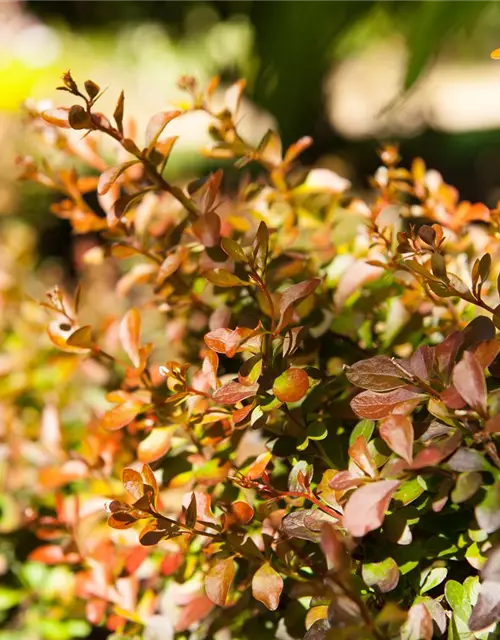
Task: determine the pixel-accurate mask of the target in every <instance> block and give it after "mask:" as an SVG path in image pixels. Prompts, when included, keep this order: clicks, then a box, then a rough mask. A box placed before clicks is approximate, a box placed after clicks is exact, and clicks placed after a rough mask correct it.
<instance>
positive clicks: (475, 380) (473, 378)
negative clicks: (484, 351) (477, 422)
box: [453, 351, 487, 416]
mask: <svg viewBox="0 0 500 640" xmlns="http://www.w3.org/2000/svg"><path fill="white" fill-rule="evenodd" d="M453 385H454V386H455V388H456V389H457V391H458V393H459V394H460V395H461V396H462V398H463V399H464V400H465V402H467V404H468V405H469V406H470V407H472V408H473V409H474V410H475V411H477V412H478V413H479V414H480V415H481V416H485V415H487V408H486V400H487V397H486V395H487V394H486V380H485V377H484V371H483V370H482V369H481V365H480V364H479V362H478V361H477V359H476V357H475V356H474V355H473V354H472V353H471V352H470V351H464V354H463V356H462V360H460V362H459V363H458V364H457V365H455V368H454V369H453Z"/></svg>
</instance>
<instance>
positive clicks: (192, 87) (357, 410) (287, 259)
mask: <svg viewBox="0 0 500 640" xmlns="http://www.w3.org/2000/svg"><path fill="white" fill-rule="evenodd" d="M63 83H64V84H63V86H62V87H60V89H62V90H63V91H65V92H68V93H69V94H71V96H72V98H74V104H73V106H71V107H70V108H62V107H61V108H57V109H52V110H48V111H44V112H41V113H38V112H36V110H34V109H32V110H31V111H30V116H31V119H32V121H33V125H34V129H35V131H36V132H37V133H38V134H41V139H42V141H44V142H45V144H46V145H47V147H46V151H45V153H46V156H47V157H48V158H49V159H50V162H49V161H47V159H45V160H43V161H40V162H37V161H35V160H33V159H30V158H24V159H23V160H21V161H20V164H21V166H22V171H23V177H24V178H26V179H30V180H35V181H37V182H39V183H41V184H43V185H45V186H47V187H50V188H52V189H54V190H56V191H58V192H60V193H61V194H62V195H63V198H62V199H60V200H58V201H57V202H56V203H55V204H53V205H52V212H53V213H54V214H55V215H56V216H59V217H61V218H64V219H66V220H69V221H70V223H71V225H72V228H73V231H74V233H75V234H80V235H84V236H86V237H88V238H91V239H92V242H91V244H89V245H87V248H86V249H85V251H84V252H83V254H84V255H83V257H81V258H80V259H79V261H77V267H79V268H80V269H81V273H82V277H81V281H80V283H79V284H78V283H77V284H76V285H71V286H73V291H72V292H70V291H69V288H70V286H69V285H68V283H66V286H64V287H61V288H58V287H57V286H55V287H54V288H53V289H52V290H51V291H50V292H49V294H48V299H47V300H46V301H45V302H43V303H42V304H43V307H45V309H46V310H47V312H48V314H50V316H51V319H50V321H49V324H48V334H49V337H50V339H51V341H52V343H53V345H55V347H57V348H58V349H59V350H61V351H62V352H63V354H62V355H59V356H57V358H58V359H59V360H58V362H59V363H61V362H62V363H63V364H59V366H60V367H64V363H66V368H65V369H64V371H65V374H64V375H63V376H62V377H63V378H65V380H61V381H60V383H58V382H56V381H55V382H54V385H53V386H54V388H53V389H52V390H51V392H52V397H53V398H55V400H53V402H52V404H51V405H50V407H49V408H48V409H47V407H46V408H45V409H44V420H43V425H44V431H43V434H44V438H45V440H44V442H45V443H46V444H47V443H49V444H50V445H51V447H52V452H54V451H56V454H53V455H52V458H51V460H52V462H50V464H49V463H48V462H47V460H42V462H40V460H39V459H36V460H35V461H34V462H33V464H34V465H38V466H39V467H40V468H39V469H38V472H37V473H38V476H37V478H38V480H37V482H38V486H33V487H31V488H30V490H31V492H32V497H31V498H30V502H29V504H30V508H31V512H30V518H29V519H28V520H29V521H26V520H25V521H24V524H23V526H25V527H28V526H29V527H30V528H31V529H32V530H33V531H35V533H36V535H37V536H38V539H39V540H40V542H39V543H38V544H37V546H36V548H34V550H33V551H32V552H31V555H30V558H29V560H30V561H34V562H40V563H45V564H47V565H64V566H67V567H69V568H70V569H71V571H69V575H70V576H71V579H72V580H73V582H72V583H71V584H73V587H72V588H73V589H74V594H75V597H76V601H77V602H81V603H82V604H81V606H82V607H84V608H85V615H86V617H87V619H88V621H89V622H90V623H92V624H93V625H105V626H107V628H108V629H110V630H111V631H112V632H113V634H114V635H113V637H114V638H125V637H134V638H138V637H144V638H148V639H151V638H162V639H166V640H168V639H169V638H174V637H175V638H184V639H187V638H190V639H195V638H199V639H201V638H215V639H218V640H225V639H226V638H235V639H241V640H246V639H254V638H257V637H259V638H263V639H264V638H281V639H290V638H292V639H294V638H306V639H307V640H323V639H329V638H335V640H341V639H342V640H351V639H352V640H382V639H393V638H394V639H396V638H401V639H403V640H430V639H431V638H433V637H435V638H438V637H447V638H449V639H453V640H455V639H457V640H458V639H459V638H461V639H466V638H479V639H486V638H493V637H498V635H497V633H498V632H497V631H495V629H496V625H497V622H498V621H499V620H500V570H499V568H498V567H499V566H500V546H499V545H498V541H499V535H500V455H499V453H498V433H500V356H499V355H498V354H499V350H500V342H499V339H498V337H497V333H496V330H497V328H500V304H499V303H500V300H499V296H500V294H499V288H500V285H499V282H500V281H499V279H498V278H499V266H497V265H498V256H499V254H500V244H499V237H500V236H499V233H500V212H499V210H490V209H489V208H488V207H486V206H485V205H483V204H471V203H469V202H462V201H460V200H459V196H458V192H457V191H456V190H455V189H454V188H453V187H451V186H449V185H447V184H446V183H445V182H444V181H443V179H442V177H441V176H440V175H439V174H438V173H437V172H436V171H432V170H428V169H427V168H426V167H425V164H424V162H423V161H422V160H421V159H416V160H414V161H413V162H412V164H411V166H410V168H409V169H407V168H403V167H402V166H400V158H399V155H398V151H397V149H396V148H395V147H392V146H387V147H385V148H384V149H383V150H382V151H381V153H380V157H381V163H382V166H381V167H380V169H378V171H377V172H376V174H375V176H374V177H373V179H372V180H371V191H370V192H369V195H368V196H367V199H366V201H365V200H362V199H360V198H358V197H355V196H354V195H352V190H351V185H350V183H349V181H348V180H346V179H345V178H341V177H340V176H338V175H337V174H335V173H333V172H332V171H330V170H328V169H325V168H318V167H316V168H306V167H305V166H304V165H303V164H302V163H301V162H300V159H299V156H300V155H301V153H302V152H303V151H304V150H306V149H307V148H308V147H309V146H310V145H311V144H312V140H311V139H310V138H307V137H305V138H302V139H300V140H299V141H297V142H296V143H295V144H292V146H291V147H289V148H288V149H286V150H283V149H282V145H281V141H280V138H279V136H278V134H277V133H276V132H274V131H269V132H268V133H267V134H266V135H265V136H264V137H263V139H262V141H261V142H260V144H259V145H258V146H252V145H250V144H249V143H248V142H246V141H245V140H244V139H243V138H242V137H241V135H240V133H239V130H238V120H239V118H238V109H239V106H240V102H241V97H242V92H243V90H244V82H242V81H240V82H237V83H236V84H234V85H233V86H231V87H230V88H229V89H228V90H227V91H226V92H225V94H224V96H223V105H222V106H220V91H219V89H218V81H217V79H214V80H213V81H212V82H211V83H210V84H209V86H208V88H207V89H205V90H201V89H200V88H199V87H198V85H197V83H196V82H195V81H194V80H193V79H191V78H183V79H182V80H181V81H180V86H181V87H182V88H183V89H184V90H185V91H186V93H187V96H188V97H187V100H186V103H185V104H183V105H181V107H179V109H178V110H174V111H166V112H162V113H158V114H156V115H154V116H153V117H152V118H151V120H150V122H149V124H148V125H147V128H146V132H145V136H144V137H143V136H142V135H139V136H135V134H134V131H135V127H134V125H133V122H132V121H131V120H130V119H129V118H126V117H125V115H126V109H125V99H124V96H123V93H122V94H121V95H120V97H119V98H118V101H117V104H116V108H115V110H114V113H113V115H112V117H111V118H109V117H108V116H106V115H104V114H103V113H100V112H98V111H97V110H96V103H97V101H98V100H99V97H100V95H101V89H100V88H99V86H98V85H97V84H96V83H95V82H93V81H90V80H89V81H86V82H85V83H84V85H83V86H80V85H79V84H77V82H75V80H74V79H73V78H72V76H71V75H70V74H69V73H67V74H65V75H64V77H63ZM217 105H219V106H217ZM193 110H201V111H203V112H205V113H206V115H207V116H208V118H207V119H208V120H209V122H210V124H209V132H210V135H211V137H212V139H213V146H212V147H211V148H210V149H206V150H204V154H205V155H206V156H208V157H210V158H212V159H215V160H216V161H218V162H219V163H221V162H222V161H224V163H225V166H226V167H227V169H226V170H225V172H226V177H224V176H223V172H222V170H220V169H219V170H217V171H214V172H213V173H211V174H210V175H208V176H205V177H202V178H201V179H196V180H194V181H191V182H190V183H189V184H186V185H182V184H178V183H174V182H172V181H171V180H169V178H168V177H166V176H168V174H169V158H170V156H171V152H172V149H173V148H174V147H175V144H176V140H177V138H176V137H172V136H170V137H169V136H168V124H169V122H171V121H172V120H173V119H175V118H182V117H183V114H185V113H186V112H190V111H193ZM134 138H135V139H134ZM55 149H56V150H57V151H56V152H55V151H54V150H55ZM233 161H234V162H233ZM247 165H249V166H248V167H247ZM75 167H76V169H75ZM244 167H247V169H245V170H244V171H242V172H241V176H240V178H238V179H235V178H234V175H235V168H236V169H243V168H244ZM227 176H229V179H228V178H227ZM96 192H97V196H96ZM88 265H91V269H92V270H93V274H94V275H93V276H92V278H89V276H88V268H89V266H88ZM85 274H87V275H85ZM103 281H105V282H106V283H107V285H106V286H107V288H105V287H103V285H102V282H103ZM110 283H111V284H110ZM108 297H109V298H110V300H112V302H111V303H110V302H109V301H108V300H107V298H108ZM81 301H82V302H81ZM52 357H53V358H55V357H56V356H54V355H53V356H52ZM72 377H73V378H74V380H76V382H75V383H74V384H75V386H74V389H73V392H72V394H69V397H68V394H67V393H66V394H59V395H58V390H57V385H58V384H61V385H63V386H64V385H67V384H69V383H68V380H67V379H71V378H72ZM66 378H67V379H66ZM45 391H46V389H45ZM90 391H92V393H90ZM104 395H105V400H104ZM82 397H83V398H87V408H85V407H84V406H82V404H83V405H85V402H83V403H82V400H81V398H82ZM75 407H76V408H77V409H78V411H76V410H75ZM47 412H48V413H47ZM59 416H60V417H59ZM58 421H60V425H61V426H60V429H59V430H56V429H55V424H56V423H58V424H59V422H58ZM48 434H49V435H48ZM50 434H52V437H51V436H50ZM54 434H56V435H54ZM31 437H32V438H33V439H34V440H36V437H37V435H36V433H32V436H31ZM35 484H36V483H35ZM26 491H27V488H26V487H25V488H24V492H26ZM23 495H24V494H23ZM101 498H106V499H107V513H106V512H105V510H104V508H103V500H102V499H101ZM37 505H38V506H37ZM40 505H41V506H43V508H40ZM106 521H107V524H105V523H106ZM68 579H69V578H68ZM73 607H75V605H73Z"/></svg>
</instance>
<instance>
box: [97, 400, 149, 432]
mask: <svg viewBox="0 0 500 640" xmlns="http://www.w3.org/2000/svg"><path fill="white" fill-rule="evenodd" d="M143 406H144V405H143V404H142V402H140V401H139V400H126V401H125V402H122V404H119V405H117V406H116V407H113V408H112V409H109V411H106V412H105V413H104V415H103V416H102V418H101V426H102V427H103V428H104V429H108V430H110V431H115V430H116V429H121V428H122V427H125V426H127V425H128V424H130V423H131V422H132V420H133V419H134V418H135V417H136V416H137V415H139V413H141V411H142V408H143Z"/></svg>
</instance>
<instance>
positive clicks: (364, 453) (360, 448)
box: [348, 436, 378, 478]
mask: <svg viewBox="0 0 500 640" xmlns="http://www.w3.org/2000/svg"><path fill="white" fill-rule="evenodd" d="M348 453H349V457H350V458H351V460H352V461H353V462H355V463H356V464H357V466H358V467H359V468H360V469H361V470H362V471H363V472H364V473H365V474H366V475H367V476H369V477H370V478H376V477H377V475H378V470H377V465H376V464H375V461H374V459H373V456H372V455H371V453H370V451H369V450H368V446H367V443H366V440H365V438H364V436H358V438H356V440H355V441H354V442H353V443H352V444H351V446H350V447H349V449H348Z"/></svg>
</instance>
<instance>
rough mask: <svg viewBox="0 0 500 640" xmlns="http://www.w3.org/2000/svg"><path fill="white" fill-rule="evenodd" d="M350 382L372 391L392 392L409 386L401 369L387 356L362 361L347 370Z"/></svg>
mask: <svg viewBox="0 0 500 640" xmlns="http://www.w3.org/2000/svg"><path fill="white" fill-rule="evenodd" d="M346 376H347V379H348V380H349V382H351V383H352V384H354V385H356V386H357V387H361V388H362V389H370V390H371V391H391V390H392V389H397V388H398V387H404V386H405V385H407V384H408V379H407V377H406V378H405V375H404V373H403V372H402V371H401V369H400V368H399V367H398V366H397V365H396V364H395V363H394V362H393V361H392V360H391V359H390V358H388V357H387V356H375V357H374V358H369V359H368V360H360V361H359V362H356V363H355V364H353V365H352V366H351V367H348V368H347V370H346Z"/></svg>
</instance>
